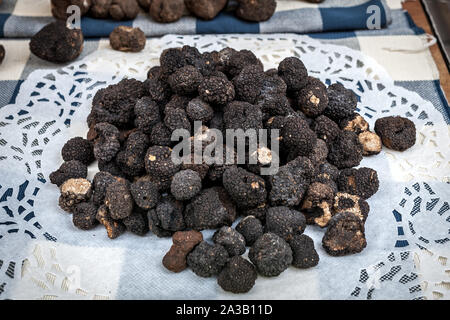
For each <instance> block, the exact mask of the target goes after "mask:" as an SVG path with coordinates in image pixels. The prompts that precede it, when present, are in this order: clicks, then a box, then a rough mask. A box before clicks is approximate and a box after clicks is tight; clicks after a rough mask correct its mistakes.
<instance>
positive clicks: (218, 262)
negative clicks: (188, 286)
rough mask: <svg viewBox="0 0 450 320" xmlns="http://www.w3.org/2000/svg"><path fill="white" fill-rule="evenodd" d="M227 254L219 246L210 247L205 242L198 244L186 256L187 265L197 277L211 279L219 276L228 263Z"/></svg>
mask: <svg viewBox="0 0 450 320" xmlns="http://www.w3.org/2000/svg"><path fill="white" fill-rule="evenodd" d="M228 260H229V256H228V252H227V251H226V250H225V248H224V247H222V246H221V245H218V244H215V245H211V244H209V243H207V242H206V241H202V242H200V243H199V244H198V245H197V246H196V247H195V249H194V250H193V251H192V252H191V253H189V254H188V256H187V264H188V266H189V268H191V269H192V271H194V273H195V274H196V275H198V276H199V277H211V276H214V275H217V274H219V272H220V271H221V270H222V269H223V267H224V266H225V264H226V263H227V262H228Z"/></svg>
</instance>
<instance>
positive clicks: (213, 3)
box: [184, 0, 228, 20]
mask: <svg viewBox="0 0 450 320" xmlns="http://www.w3.org/2000/svg"><path fill="white" fill-rule="evenodd" d="M227 3H228V0H184V4H185V5H186V8H187V9H188V10H189V12H190V13H192V14H193V15H195V16H197V17H199V18H201V19H203V20H212V19H214V18H215V17H216V16H217V15H218V14H219V12H220V11H222V10H223V9H224V8H225V6H226V5H227Z"/></svg>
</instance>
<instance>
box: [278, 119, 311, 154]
mask: <svg viewBox="0 0 450 320" xmlns="http://www.w3.org/2000/svg"><path fill="white" fill-rule="evenodd" d="M281 136H282V137H283V144H284V145H285V146H286V147H287V148H288V149H291V150H295V152H296V153H297V154H298V155H302V156H307V155H308V154H309V153H310V152H311V151H312V150H313V148H314V147H315V146H316V143H317V137H316V134H315V133H314V131H312V130H311V129H310V128H309V126H308V123H307V122H306V121H305V120H303V119H302V118H300V117H296V116H292V117H290V116H288V117H287V118H286V121H285V122H284V126H283V129H282V130H281Z"/></svg>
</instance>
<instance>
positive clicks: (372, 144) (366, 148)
mask: <svg viewBox="0 0 450 320" xmlns="http://www.w3.org/2000/svg"><path fill="white" fill-rule="evenodd" d="M358 140H359V143H361V145H362V146H363V156H372V155H375V154H379V153H380V152H381V148H382V146H381V144H382V143H381V138H380V137H379V136H378V135H377V134H376V133H374V132H371V131H364V132H361V133H360V134H359V135H358Z"/></svg>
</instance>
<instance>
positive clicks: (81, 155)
mask: <svg viewBox="0 0 450 320" xmlns="http://www.w3.org/2000/svg"><path fill="white" fill-rule="evenodd" d="M61 155H62V158H63V159H64V161H70V160H78V161H80V162H82V163H84V164H85V165H89V164H90V163H91V162H93V161H94V150H93V146H92V143H91V142H90V141H88V140H86V139H83V138H82V137H75V138H72V139H70V140H69V141H67V142H66V143H65V144H64V146H63V148H62V150H61Z"/></svg>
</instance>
